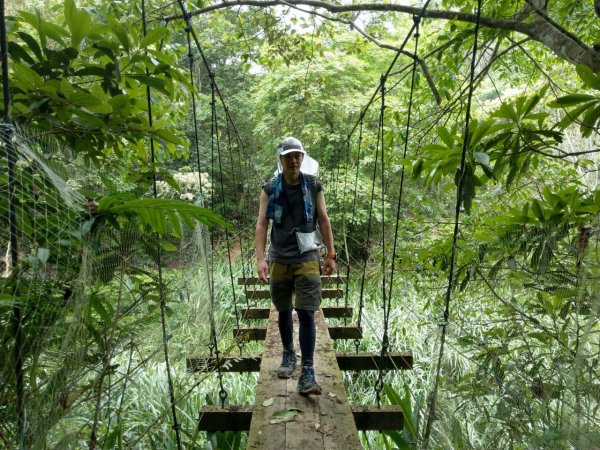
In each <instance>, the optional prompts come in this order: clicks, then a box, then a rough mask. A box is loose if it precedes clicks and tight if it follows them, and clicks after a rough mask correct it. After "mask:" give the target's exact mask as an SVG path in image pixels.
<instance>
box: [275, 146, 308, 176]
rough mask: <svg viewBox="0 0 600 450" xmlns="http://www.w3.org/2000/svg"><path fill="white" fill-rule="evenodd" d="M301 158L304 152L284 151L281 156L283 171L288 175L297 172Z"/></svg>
mask: <svg viewBox="0 0 600 450" xmlns="http://www.w3.org/2000/svg"><path fill="white" fill-rule="evenodd" d="M303 160H304V153H302V152H291V153H286V154H285V155H283V156H282V157H281V166H282V167H283V172H284V173H287V174H290V175H295V174H299V173H300V166H302V161H303Z"/></svg>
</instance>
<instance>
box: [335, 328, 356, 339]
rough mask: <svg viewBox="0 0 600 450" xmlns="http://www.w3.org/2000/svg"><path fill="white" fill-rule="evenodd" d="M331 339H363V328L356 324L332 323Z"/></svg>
mask: <svg viewBox="0 0 600 450" xmlns="http://www.w3.org/2000/svg"><path fill="white" fill-rule="evenodd" d="M329 336H330V337H331V339H361V338H362V330H361V329H360V328H358V327H357V326H356V325H330V326H329Z"/></svg>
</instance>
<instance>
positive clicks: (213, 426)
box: [198, 406, 253, 432]
mask: <svg viewBox="0 0 600 450" xmlns="http://www.w3.org/2000/svg"><path fill="white" fill-rule="evenodd" d="M252 410H253V407H252V406H226V407H225V408H221V407H220V406H203V407H202V409H201V410H200V416H199V419H198V430H199V431H209V432H216V431H248V430H249V429H250V421H251V420H252Z"/></svg>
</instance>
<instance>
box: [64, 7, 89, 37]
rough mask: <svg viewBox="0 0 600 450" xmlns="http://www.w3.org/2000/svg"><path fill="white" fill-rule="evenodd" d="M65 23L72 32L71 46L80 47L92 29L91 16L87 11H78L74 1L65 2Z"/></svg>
mask: <svg viewBox="0 0 600 450" xmlns="http://www.w3.org/2000/svg"><path fill="white" fill-rule="evenodd" d="M65 21H66V22H67V27H69V30H70V31H71V45H72V46H73V47H79V44H80V43H81V41H82V40H83V39H84V38H85V37H86V36H87V33H88V32H89V30H90V28H91V22H92V19H91V17H90V15H89V14H88V12H87V11H85V10H83V9H78V8H77V6H76V5H75V2H74V0H65Z"/></svg>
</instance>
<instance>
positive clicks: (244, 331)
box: [232, 325, 362, 341]
mask: <svg viewBox="0 0 600 450" xmlns="http://www.w3.org/2000/svg"><path fill="white" fill-rule="evenodd" d="M232 331H233V337H234V339H236V340H245V341H263V340H265V338H266V336H267V327H239V328H234V329H233V330H232ZM329 337H331V339H361V338H362V330H361V329H360V328H358V327H357V326H355V325H330V326H329Z"/></svg>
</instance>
